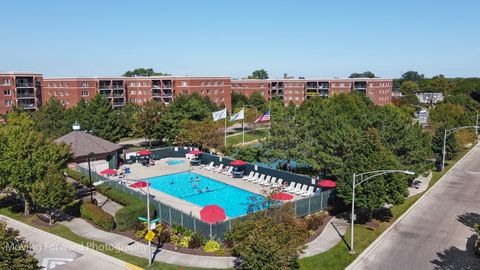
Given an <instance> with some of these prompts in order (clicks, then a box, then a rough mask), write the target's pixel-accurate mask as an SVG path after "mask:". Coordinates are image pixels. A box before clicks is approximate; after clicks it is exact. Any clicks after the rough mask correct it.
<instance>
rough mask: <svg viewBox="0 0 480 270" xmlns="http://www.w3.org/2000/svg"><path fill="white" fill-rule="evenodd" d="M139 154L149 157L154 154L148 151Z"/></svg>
mask: <svg viewBox="0 0 480 270" xmlns="http://www.w3.org/2000/svg"><path fill="white" fill-rule="evenodd" d="M137 154H139V155H141V156H148V155H151V154H152V152H150V151H148V150H142V151H139V152H138V153H137Z"/></svg>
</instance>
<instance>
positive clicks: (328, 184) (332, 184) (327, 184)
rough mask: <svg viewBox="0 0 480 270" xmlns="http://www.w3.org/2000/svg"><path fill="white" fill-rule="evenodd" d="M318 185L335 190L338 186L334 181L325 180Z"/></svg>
mask: <svg viewBox="0 0 480 270" xmlns="http://www.w3.org/2000/svg"><path fill="white" fill-rule="evenodd" d="M318 185H319V186H321V187H328V188H334V187H336V186H337V183H335V182H333V181H332V180H328V179H325V180H322V181H320V182H318Z"/></svg>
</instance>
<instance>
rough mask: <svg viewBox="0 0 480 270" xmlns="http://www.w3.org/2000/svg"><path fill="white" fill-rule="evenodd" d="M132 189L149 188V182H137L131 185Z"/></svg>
mask: <svg viewBox="0 0 480 270" xmlns="http://www.w3.org/2000/svg"><path fill="white" fill-rule="evenodd" d="M130 187H133V188H145V187H147V182H144V181H138V182H135V183H133V184H131V185H130Z"/></svg>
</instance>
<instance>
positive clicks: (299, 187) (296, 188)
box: [288, 183, 302, 194]
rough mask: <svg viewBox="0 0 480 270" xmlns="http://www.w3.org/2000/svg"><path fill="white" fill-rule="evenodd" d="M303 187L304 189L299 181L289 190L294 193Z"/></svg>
mask: <svg viewBox="0 0 480 270" xmlns="http://www.w3.org/2000/svg"><path fill="white" fill-rule="evenodd" d="M301 189H302V184H301V183H297V184H296V185H295V188H293V189H291V190H289V191H288V192H289V193H292V194H295V193H297V192H298V191H300V190H301Z"/></svg>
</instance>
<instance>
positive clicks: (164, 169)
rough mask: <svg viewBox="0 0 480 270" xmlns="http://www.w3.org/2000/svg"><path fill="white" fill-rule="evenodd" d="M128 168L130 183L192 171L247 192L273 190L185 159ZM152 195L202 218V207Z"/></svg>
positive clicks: (131, 165)
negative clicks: (178, 162) (170, 163)
mask: <svg viewBox="0 0 480 270" xmlns="http://www.w3.org/2000/svg"><path fill="white" fill-rule="evenodd" d="M168 160H184V161H185V163H182V164H176V165H168V164H167V163H166V162H167V161H168ZM127 167H129V168H130V170H131V173H130V174H128V177H127V178H126V179H128V180H130V181H134V180H140V179H145V178H151V177H157V176H162V175H167V174H174V173H180V172H185V171H191V172H193V173H196V174H199V175H202V176H205V177H208V178H211V179H214V180H217V181H219V182H222V183H225V184H228V185H231V186H235V187H238V188H241V189H244V190H246V191H249V192H252V193H255V194H258V195H262V196H266V195H268V194H269V193H270V192H272V191H273V190H272V189H271V188H266V187H263V186H261V185H258V184H254V183H251V182H247V181H244V180H242V179H239V178H232V177H231V176H226V175H223V174H218V173H215V172H211V171H206V170H203V169H201V168H200V167H198V166H190V162H189V160H188V159H185V158H170V159H165V160H156V161H155V165H154V166H150V167H145V166H142V165H141V164H138V163H135V164H129V165H127ZM150 193H151V194H152V195H154V196H155V199H157V200H159V201H161V202H162V203H165V204H168V205H171V206H173V207H174V208H176V209H178V210H181V211H183V212H184V213H187V214H191V215H193V216H195V217H197V218H200V210H201V209H202V207H201V206H198V205H196V204H193V203H190V202H187V201H185V200H182V199H179V198H177V197H175V196H172V195H169V194H166V193H164V192H161V191H158V190H156V189H150ZM298 198H300V196H296V195H295V196H294V198H293V200H296V199H298Z"/></svg>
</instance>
